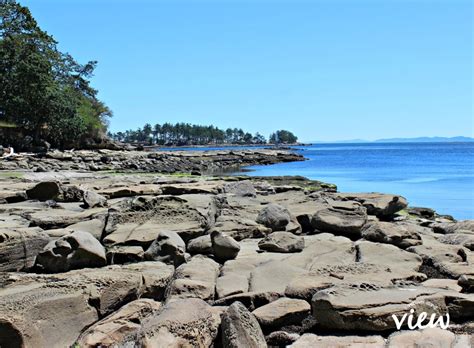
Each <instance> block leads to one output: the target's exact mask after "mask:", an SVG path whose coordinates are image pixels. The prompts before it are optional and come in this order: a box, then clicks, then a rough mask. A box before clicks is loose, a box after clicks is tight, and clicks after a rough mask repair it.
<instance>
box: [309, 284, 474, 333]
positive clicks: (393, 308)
mask: <svg viewBox="0 0 474 348" xmlns="http://www.w3.org/2000/svg"><path fill="white" fill-rule="evenodd" d="M473 301H474V296H472V295H468V294H459V293H457V292H453V291H450V290H443V289H439V288H433V287H422V286H418V287H416V286H412V287H385V288H383V287H378V286H376V285H371V284H367V283H359V284H352V285H344V284H341V285H336V286H333V287H330V288H327V289H324V290H320V291H319V292H317V293H316V294H315V295H314V296H313V299H312V309H313V315H314V317H315V318H316V320H317V321H318V322H319V324H320V325H321V326H322V327H325V328H327V329H340V330H367V331H384V330H392V329H395V328H396V325H395V321H394V319H393V318H392V315H396V316H397V317H398V318H400V319H401V318H402V316H403V315H404V314H406V313H410V310H411V309H414V311H415V314H414V316H418V314H419V313H421V312H423V311H425V312H427V313H428V316H431V314H436V316H439V315H446V313H450V316H451V318H456V317H460V316H463V315H472V314H474V311H473V309H472V303H473ZM459 307H461V308H459ZM403 324H404V325H407V323H406V322H404V323H403Z"/></svg>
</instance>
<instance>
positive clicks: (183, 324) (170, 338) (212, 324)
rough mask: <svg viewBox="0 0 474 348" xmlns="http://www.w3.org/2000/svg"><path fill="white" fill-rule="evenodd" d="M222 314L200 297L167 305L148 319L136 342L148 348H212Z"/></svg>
mask: <svg viewBox="0 0 474 348" xmlns="http://www.w3.org/2000/svg"><path fill="white" fill-rule="evenodd" d="M220 322H221V320H220V312H219V310H218V309H217V308H213V307H211V306H209V305H208V304H207V303H206V302H204V301H203V300H200V299H197V298H189V299H182V300H180V301H171V302H168V303H167V304H166V305H164V306H163V308H162V309H161V310H160V313H159V315H157V316H152V317H150V318H146V319H145V320H144V322H143V324H142V330H141V332H140V334H139V335H138V337H137V339H136V340H134V341H133V342H134V343H135V344H137V345H138V346H148V347H210V346H211V345H212V343H213V342H214V340H215V339H216V337H217V332H218V328H219V325H220Z"/></svg>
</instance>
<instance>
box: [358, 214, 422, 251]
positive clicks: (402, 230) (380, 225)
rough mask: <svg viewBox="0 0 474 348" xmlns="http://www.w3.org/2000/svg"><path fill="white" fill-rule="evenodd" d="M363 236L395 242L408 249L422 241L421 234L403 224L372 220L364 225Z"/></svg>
mask: <svg viewBox="0 0 474 348" xmlns="http://www.w3.org/2000/svg"><path fill="white" fill-rule="evenodd" d="M362 237H363V238H364V239H366V240H369V241H371V242H379V243H387V244H393V245H395V246H397V247H399V248H402V249H406V248H408V247H411V246H415V245H420V244H421V243H422V241H421V237H420V235H419V234H418V233H417V232H416V231H413V230H410V229H408V228H407V227H406V226H403V225H396V224H394V223H389V222H381V221H378V222H375V221H374V222H370V223H368V224H366V225H365V226H364V229H363V230H362Z"/></svg>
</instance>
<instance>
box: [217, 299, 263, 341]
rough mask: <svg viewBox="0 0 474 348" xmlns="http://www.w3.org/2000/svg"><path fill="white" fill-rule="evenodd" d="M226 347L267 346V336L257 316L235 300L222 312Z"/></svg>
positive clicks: (223, 339)
mask: <svg viewBox="0 0 474 348" xmlns="http://www.w3.org/2000/svg"><path fill="white" fill-rule="evenodd" d="M222 345H223V347H224V348H240V347H248V348H266V347H267V344H266V342H265V337H264V336H263V332H262V329H261V328H260V325H259V324H258V321H257V319H256V318H255V316H254V315H253V314H252V313H250V312H249V311H248V310H247V308H245V306H244V305H243V304H242V303H240V302H234V303H233V304H232V305H230V306H229V307H228V308H227V310H226V311H225V312H224V313H223V314H222Z"/></svg>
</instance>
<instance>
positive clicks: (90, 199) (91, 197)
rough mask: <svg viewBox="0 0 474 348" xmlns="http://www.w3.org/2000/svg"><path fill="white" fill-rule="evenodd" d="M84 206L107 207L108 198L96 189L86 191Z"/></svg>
mask: <svg viewBox="0 0 474 348" xmlns="http://www.w3.org/2000/svg"><path fill="white" fill-rule="evenodd" d="M84 206H85V207H86V208H95V207H105V206H107V198H105V197H104V196H101V195H99V194H98V193H97V192H94V191H85V192H84Z"/></svg>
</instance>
